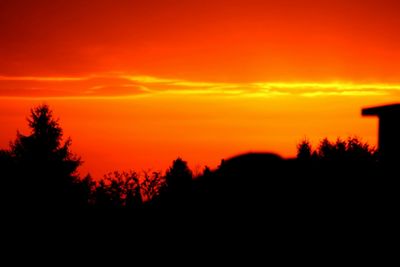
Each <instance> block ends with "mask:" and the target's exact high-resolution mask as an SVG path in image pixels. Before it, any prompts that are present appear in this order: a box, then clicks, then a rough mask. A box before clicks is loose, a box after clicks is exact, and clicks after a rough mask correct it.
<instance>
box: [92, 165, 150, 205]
mask: <svg viewBox="0 0 400 267" xmlns="http://www.w3.org/2000/svg"><path fill="white" fill-rule="evenodd" d="M94 196H95V205H96V206H97V207H98V208H123V207H124V208H139V207H140V206H141V205H142V203H143V201H142V196H141V192H140V183H139V178H138V175H137V174H136V173H135V172H117V171H116V172H113V173H109V174H107V175H105V176H104V178H103V179H102V180H101V181H100V182H99V184H98V186H97V187H96V189H95V192H94Z"/></svg>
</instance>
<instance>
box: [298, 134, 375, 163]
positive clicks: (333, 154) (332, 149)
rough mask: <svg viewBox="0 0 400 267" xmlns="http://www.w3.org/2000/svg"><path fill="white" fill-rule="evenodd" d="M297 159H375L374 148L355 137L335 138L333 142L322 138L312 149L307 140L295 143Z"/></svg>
mask: <svg viewBox="0 0 400 267" xmlns="http://www.w3.org/2000/svg"><path fill="white" fill-rule="evenodd" d="M297 159H301V160H307V159H318V160H327V161H376V159H377V153H376V149H375V148H373V147H371V146H370V145H369V144H368V143H366V142H362V141H361V140H360V139H359V138H357V137H348V138H347V139H346V140H343V139H340V138H338V139H336V141H335V142H332V141H330V140H329V139H328V138H324V139H322V140H321V141H320V143H319V145H318V148H317V149H316V150H313V149H312V147H311V144H310V142H309V141H308V140H303V141H302V142H300V143H299V144H298V145H297Z"/></svg>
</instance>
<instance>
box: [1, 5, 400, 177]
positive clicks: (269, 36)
mask: <svg viewBox="0 0 400 267" xmlns="http://www.w3.org/2000/svg"><path fill="white" fill-rule="evenodd" d="M399 13H400V2H398V1H395V0H380V1H372V0H363V1H362V0H347V1H344V0H336V1H334V0H332V1H329V0H327V1H315V0H314V1H309V0H302V1H300V0H298V1H297V0H293V1H289V0H282V1H267V0H264V1H261V0H258V1H257V0H246V1H238V0H229V1H222V0H221V1H218V0H213V1H211V0H202V1H177V0H175V1H172V0H164V1H161V0H146V1H135V0H131V1H117V0H112V1H111V0H106V1H101V0H98V1H74V0H59V1H53V0H45V1H44V0H35V1H33V0H32V1H29V0H25V1H23V0H1V1H0V25H1V26H0V36H1V42H0V111H1V113H0V125H1V126H0V147H3V148H5V147H7V145H8V141H9V140H11V139H13V138H14V137H15V132H16V130H17V129H20V130H22V131H24V130H26V128H25V127H26V126H25V124H26V122H25V121H24V118H25V117H26V116H27V114H28V111H29V108H30V107H32V106H33V105H35V104H39V103H43V102H46V103H48V104H50V106H51V107H52V108H53V109H54V111H55V113H56V115H57V116H59V117H60V118H61V125H62V127H63V128H64V129H65V133H66V135H69V136H71V137H72V139H73V147H72V148H73V150H74V151H75V152H77V153H78V154H80V155H82V157H83V160H84V161H85V162H86V163H85V165H84V166H83V168H82V172H88V171H90V172H91V173H93V174H94V175H95V176H100V175H101V174H103V173H105V172H107V171H110V170H113V169H119V170H126V169H130V168H135V169H137V170H140V169H146V168H165V167H166V166H168V165H169V164H170V162H171V161H172V160H173V159H174V158H175V157H177V156H182V157H184V158H185V159H187V160H188V161H189V162H190V163H191V166H193V167H194V166H196V165H204V164H208V165H211V166H215V165H217V164H218V162H219V161H220V159H221V158H224V157H229V156H231V155H233V154H236V153H240V152H245V151H249V150H263V151H264V150H268V151H275V152H278V153H280V154H282V155H285V156H291V155H294V153H295V145H296V143H297V142H298V141H299V140H300V139H301V138H303V137H304V136H308V137H309V138H310V139H311V140H312V141H317V140H318V139H319V138H322V137H324V136H330V137H336V136H346V135H353V134H354V135H359V136H362V137H363V138H364V139H365V140H367V141H369V142H371V143H375V142H376V140H375V139H376V120H373V119H367V118H361V116H360V109H361V107H363V106H368V105H375V104H381V103H389V102H395V101H398V99H399V96H400V93H399V92H400V63H399V62H400V49H399V48H400V35H399V34H398V29H400V16H398V14H399Z"/></svg>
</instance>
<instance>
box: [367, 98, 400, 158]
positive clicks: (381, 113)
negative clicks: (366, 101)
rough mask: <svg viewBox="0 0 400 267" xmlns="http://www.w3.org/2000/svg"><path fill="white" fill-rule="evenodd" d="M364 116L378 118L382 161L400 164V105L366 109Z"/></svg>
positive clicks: (379, 146)
mask: <svg viewBox="0 0 400 267" xmlns="http://www.w3.org/2000/svg"><path fill="white" fill-rule="evenodd" d="M361 114H362V115H363V116H378V118H379V134H378V150H379V155H380V159H381V161H384V162H392V163H393V162H400V104H398V103H396V104H391V105H383V106H377V107H370V108H364V109H363V110H362V112H361Z"/></svg>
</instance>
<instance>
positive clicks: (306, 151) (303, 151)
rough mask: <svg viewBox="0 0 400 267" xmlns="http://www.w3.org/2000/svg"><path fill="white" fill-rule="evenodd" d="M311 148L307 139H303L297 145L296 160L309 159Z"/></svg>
mask: <svg viewBox="0 0 400 267" xmlns="http://www.w3.org/2000/svg"><path fill="white" fill-rule="evenodd" d="M311 156H312V146H311V143H310V141H309V140H308V139H304V140H303V141H301V142H300V143H299V144H298V145H297V158H298V159H301V160H308V159H311Z"/></svg>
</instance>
